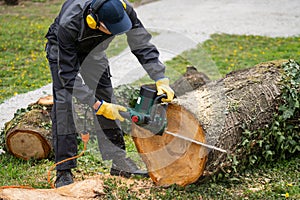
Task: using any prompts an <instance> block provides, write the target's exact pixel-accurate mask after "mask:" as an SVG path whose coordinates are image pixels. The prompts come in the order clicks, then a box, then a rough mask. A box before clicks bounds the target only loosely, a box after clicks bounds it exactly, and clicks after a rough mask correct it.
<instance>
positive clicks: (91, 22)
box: [86, 0, 126, 29]
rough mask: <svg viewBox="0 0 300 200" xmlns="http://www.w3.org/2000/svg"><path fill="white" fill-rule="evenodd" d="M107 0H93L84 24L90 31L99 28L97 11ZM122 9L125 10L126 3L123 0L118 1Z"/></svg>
mask: <svg viewBox="0 0 300 200" xmlns="http://www.w3.org/2000/svg"><path fill="white" fill-rule="evenodd" d="M107 1H108V0H93V1H92V3H91V6H90V9H89V11H88V15H87V17H86V23H87V24H88V26H89V27H90V28H91V29H98V28H99V17H98V14H97V11H98V10H99V8H101V6H102V5H103V4H104V3H105V2H107ZM120 1H121V3H122V5H123V7H124V9H126V3H125V2H124V1H123V0H120Z"/></svg>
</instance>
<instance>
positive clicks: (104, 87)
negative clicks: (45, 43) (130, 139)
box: [49, 59, 126, 170]
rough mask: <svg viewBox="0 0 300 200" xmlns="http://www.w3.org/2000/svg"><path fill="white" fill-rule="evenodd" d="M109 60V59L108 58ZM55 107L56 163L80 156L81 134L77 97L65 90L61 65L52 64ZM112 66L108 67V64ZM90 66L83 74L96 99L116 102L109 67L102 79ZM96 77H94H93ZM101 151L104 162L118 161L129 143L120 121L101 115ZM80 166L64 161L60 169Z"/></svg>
mask: <svg viewBox="0 0 300 200" xmlns="http://www.w3.org/2000/svg"><path fill="white" fill-rule="evenodd" d="M104 60H105V59H104ZM49 65H50V70H51V75H52V84H53V99H54V105H53V108H52V113H51V119H52V135H53V147H54V152H55V162H59V161H61V160H64V159H66V158H70V157H72V156H75V155H76V154H77V131H76V124H75V123H74V118H73V114H74V109H73V96H75V97H76V95H75V94H74V92H73V94H72V93H70V92H69V91H68V90H67V89H65V88H64V87H63V84H62V82H61V79H60V78H59V76H58V72H59V70H58V65H57V62H51V61H49ZM107 66H108V65H107ZM93 70H94V71H95V70H96V69H92V68H90V67H87V66H83V67H82V69H81V71H80V75H81V77H82V79H83V80H84V82H85V84H87V85H88V86H89V87H90V88H91V89H93V90H94V91H95V96H96V97H97V99H99V100H104V101H106V102H115V100H114V97H113V89H112V84H111V80H110V72H109V68H107V69H105V70H104V71H103V72H102V74H101V76H100V78H99V75H98V77H97V73H93ZM93 76H94V77H93ZM94 124H95V130H96V135H97V139H98V145H99V149H100V152H101V155H102V158H103V159H104V160H114V159H120V158H124V157H125V156H126V153H125V143H124V138H123V132H122V131H121V129H120V122H119V121H117V120H116V121H114V120H109V119H106V118H105V117H103V116H97V117H95V120H94ZM75 167H76V160H75V159H74V160H71V161H67V162H64V163H62V164H60V165H58V166H57V167H56V169H57V170H65V169H71V168H75Z"/></svg>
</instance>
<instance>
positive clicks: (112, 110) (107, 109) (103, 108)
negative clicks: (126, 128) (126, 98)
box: [96, 101, 127, 122]
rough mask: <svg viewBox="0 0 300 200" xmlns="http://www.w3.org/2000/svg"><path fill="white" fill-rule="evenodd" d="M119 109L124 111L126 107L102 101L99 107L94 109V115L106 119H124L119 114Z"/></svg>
mask: <svg viewBox="0 0 300 200" xmlns="http://www.w3.org/2000/svg"><path fill="white" fill-rule="evenodd" d="M119 111H123V112H126V111H127V108H125V107H124V106H121V105H116V104H113V103H107V102H105V101H102V102H101V104H100V106H99V108H98V109H97V110H96V115H102V116H104V117H105V118H107V119H111V120H117V119H118V120H120V121H121V122H122V121H124V118H123V117H122V116H121V115H120V113H119Z"/></svg>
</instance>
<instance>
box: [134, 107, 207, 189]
mask: <svg viewBox="0 0 300 200" xmlns="http://www.w3.org/2000/svg"><path fill="white" fill-rule="evenodd" d="M167 119H168V128H167V130H168V131H171V132H173V133H177V134H180V135H183V136H185V137H189V138H191V139H194V140H198V141H200V142H204V143H205V135H204V132H203V129H202V127H201V126H200V124H199V123H198V121H197V120H195V117H194V116H193V115H192V114H191V113H190V112H188V111H187V110H186V109H184V108H183V107H180V106H178V105H175V104H174V105H172V104H171V105H169V107H168V110H167ZM132 136H133V140H134V142H135V144H136V147H137V149H138V151H139V153H140V155H141V157H142V159H143V161H144V162H145V164H146V166H147V168H148V171H149V175H150V177H151V179H152V180H153V181H154V183H155V184H156V185H160V186H165V185H166V186H167V185H169V183H170V182H172V183H174V184H178V185H182V186H185V185H187V184H190V183H192V182H195V181H197V179H198V178H199V176H200V175H201V174H202V173H203V171H204V167H205V163H206V160H207V151H206V148H203V147H202V146H200V145H197V144H194V143H191V142H188V141H185V140H182V139H180V138H176V137H174V136H171V135H167V134H164V135H162V136H157V135H153V134H152V133H151V132H150V131H148V130H146V129H143V128H141V127H139V126H137V125H134V124H133V128H132ZM194 162H195V163H197V165H195V164H194ZM187 174H188V176H187Z"/></svg>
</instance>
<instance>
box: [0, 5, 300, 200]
mask: <svg viewBox="0 0 300 200" xmlns="http://www.w3.org/2000/svg"><path fill="white" fill-rule="evenodd" d="M61 2H62V1H58V0H55V1H45V2H40V3H38V2H31V1H25V2H24V3H23V6H15V7H7V6H1V8H0V24H1V28H0V58H1V60H0V66H1V71H0V103H1V102H3V101H4V100H6V99H8V98H10V97H12V96H14V95H16V94H20V93H25V92H28V91H31V90H35V89H37V88H39V87H41V86H44V85H46V84H48V83H50V82H51V77H50V72H49V69H48V65H47V61H46V59H45V53H44V44H45V42H46V41H45V39H44V35H45V34H46V32H47V29H48V26H49V25H50V24H51V22H52V21H53V17H54V16H55V15H56V13H57V12H58V10H59V8H60V6H61ZM45 13H46V14H45ZM125 45H126V44H125V40H124V38H119V39H118V40H116V42H115V43H113V44H112V45H111V49H110V50H109V55H110V56H113V55H117V54H118V52H120V51H122V50H123V49H124V47H125ZM290 58H292V59H295V60H296V61H299V60H300V35H299V36H295V37H288V38H283V37H276V38H270V37H263V36H253V35H228V34H214V35H212V36H211V39H210V40H207V41H206V42H204V43H203V44H199V45H198V47H197V48H196V49H193V50H190V51H187V52H184V53H183V54H182V55H180V56H177V57H176V58H174V59H173V60H171V61H168V62H166V65H167V75H168V76H170V77H171V80H175V79H176V78H177V77H178V75H176V76H174V74H173V73H172V72H174V71H176V72H178V73H177V74H180V73H183V72H184V71H185V68H186V66H188V65H195V66H196V67H197V68H198V70H199V71H202V72H204V73H206V74H207V75H209V76H210V77H211V78H212V79H218V78H220V77H223V76H224V75H225V74H227V73H229V72H231V71H233V70H238V69H244V68H247V67H251V66H254V65H255V64H258V63H260V62H265V61H269V60H279V59H290ZM148 80H149V79H143V80H142V81H148ZM20 107H21V106H20ZM2 114H3V113H2ZM3 139H4V135H3V132H2V133H1V134H0V149H5V146H4V140H3ZM126 142H127V144H128V147H129V148H128V152H129V153H131V152H132V153H135V147H134V145H133V143H132V141H131V139H130V138H129V137H128V136H126ZM88 149H89V152H88V153H86V154H85V156H84V157H82V158H80V159H79V160H78V169H77V170H76V172H75V176H76V179H77V180H81V179H84V178H87V177H89V176H92V175H96V174H98V173H99V172H101V173H104V174H107V172H108V168H109V163H105V162H103V161H102V160H101V159H100V156H99V152H98V151H97V145H96V144H95V142H91V143H90V144H89V146H88ZM299 163H300V156H299V155H295V156H293V157H291V158H289V159H286V160H280V161H277V162H272V163H263V164H259V165H258V166H255V167H252V168H251V169H246V170H245V171H242V172H240V173H239V174H236V175H235V176H234V177H226V178H221V179H218V178H216V179H213V180H211V181H209V182H207V183H205V184H192V185H190V186H187V187H185V188H181V187H178V186H171V187H170V188H161V187H155V186H153V185H151V181H149V180H148V179H146V180H143V179H142V180H140V179H137V180H136V181H137V183H139V184H141V183H143V182H145V183H147V184H146V185H147V186H149V184H150V187H141V188H140V189H139V190H131V189H130V188H128V186H126V185H124V183H122V182H120V181H118V180H117V179H114V178H111V177H107V178H106V179H105V186H106V187H105V188H106V193H107V198H108V199H109V198H111V199H117V198H116V197H119V199H135V198H141V194H143V193H145V194H147V195H148V196H146V197H145V199H201V198H200V197H203V199H286V198H289V199H300V189H299V187H300V185H299V182H300V173H299V170H300V164H299ZM52 164H53V161H52V160H51V159H49V160H48V159H44V160H41V161H35V160H30V161H23V160H19V159H17V158H15V157H13V156H11V155H10V154H9V153H5V154H1V155H0V186H2V185H30V186H33V187H36V188H49V185H48V183H47V180H46V179H47V175H46V174H47V170H48V169H49V167H50V166H51V165H52ZM149 182H150V183H149ZM117 185H118V186H121V187H120V188H119V189H118V190H117V192H116V187H117Z"/></svg>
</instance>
